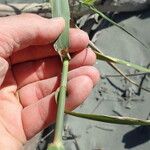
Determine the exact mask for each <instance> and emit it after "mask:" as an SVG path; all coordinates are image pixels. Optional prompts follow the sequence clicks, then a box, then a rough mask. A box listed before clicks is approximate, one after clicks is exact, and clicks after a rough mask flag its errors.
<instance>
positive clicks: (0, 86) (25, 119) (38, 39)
mask: <svg viewBox="0 0 150 150" xmlns="http://www.w3.org/2000/svg"><path fill="white" fill-rule="evenodd" d="M64 26H65V23H64V20H63V19H62V18H57V19H44V18H42V17H39V16H37V15H32V14H23V15H18V16H11V17H5V18H1V19H0V133H1V136H0V149H3V150H7V149H9V150H10V149H11V150H17V149H22V148H23V145H24V144H25V143H26V141H27V140H29V139H31V138H32V137H33V136H35V134H37V133H38V132H40V131H41V130H43V129H44V128H46V127H47V126H48V125H49V124H51V123H53V122H54V121H55V117H56V103H55V98H54V97H55V96H54V93H55V90H56V89H57V88H58V86H59V81H60V72H61V62H60V59H59V57H58V55H57V54H56V52H55V51H54V48H53V46H52V45H53V42H54V41H55V40H56V39H57V37H58V36H59V35H60V33H61V32H62V31H63V29H64ZM88 41H89V39H88V36H87V35H86V33H84V32H83V31H81V30H79V29H70V49H69V50H70V53H71V56H72V60H71V61H70V66H69V70H70V71H69V75H68V76H69V77H68V87H67V88H68V97H67V100H66V109H68V110H73V109H74V108H76V107H77V106H79V105H80V104H81V103H82V102H83V101H84V100H85V99H86V98H87V96H88V95H89V93H90V92H91V90H92V88H93V86H94V85H95V84H96V83H97V81H98V80H99V73H98V71H97V70H96V69H95V68H94V67H92V65H93V64H94V63H95V60H96V58H95V54H94V53H93V52H92V51H91V50H90V49H86V47H87V44H88Z"/></svg>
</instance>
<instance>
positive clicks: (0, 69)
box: [0, 57, 8, 86]
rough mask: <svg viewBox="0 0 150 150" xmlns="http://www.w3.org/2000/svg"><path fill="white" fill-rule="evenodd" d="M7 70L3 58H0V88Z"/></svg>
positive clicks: (6, 64) (6, 63)
mask: <svg viewBox="0 0 150 150" xmlns="http://www.w3.org/2000/svg"><path fill="white" fill-rule="evenodd" d="M7 70H8V62H7V61H6V60H5V59H4V58H1V57H0V86H1V85H2V83H3V81H4V78H5V75H6V73H7Z"/></svg>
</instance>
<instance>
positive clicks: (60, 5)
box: [50, 0, 70, 55]
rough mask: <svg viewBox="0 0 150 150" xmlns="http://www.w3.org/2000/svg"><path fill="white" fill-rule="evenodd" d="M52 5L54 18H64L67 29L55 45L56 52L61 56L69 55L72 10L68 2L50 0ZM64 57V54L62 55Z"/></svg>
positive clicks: (65, 0)
mask: <svg viewBox="0 0 150 150" xmlns="http://www.w3.org/2000/svg"><path fill="white" fill-rule="evenodd" d="M50 1H51V4H52V17H53V18H54V17H63V18H64V20H65V29H64V31H63V32H62V34H61V35H60V36H59V38H58V39H57V41H56V42H55V43H54V48H55V50H56V51H57V52H58V53H59V54H60V53H62V52H64V51H65V52H66V53H68V47H69V28H70V9H69V3H68V0H50ZM61 55H62V54H61Z"/></svg>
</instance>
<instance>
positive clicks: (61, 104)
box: [54, 57, 69, 143]
mask: <svg viewBox="0 0 150 150" xmlns="http://www.w3.org/2000/svg"><path fill="white" fill-rule="evenodd" d="M68 66H69V60H68V58H66V57H65V58H64V59H63V68H62V76H61V84H60V91H59V94H58V101H57V104H58V107H57V117H56V127H55V135H54V143H55V142H56V143H57V142H58V141H61V140H62V131H63V120H64V108H65V100H66V91H67V76H68Z"/></svg>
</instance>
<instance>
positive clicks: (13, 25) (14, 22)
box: [0, 14, 65, 58]
mask: <svg viewBox="0 0 150 150" xmlns="http://www.w3.org/2000/svg"><path fill="white" fill-rule="evenodd" d="M0 24H1V28H0V56H1V57H3V58H8V57H9V56H11V54H12V53H13V52H16V51H18V50H21V49H23V48H26V47H28V46H31V45H45V44H48V43H50V42H53V41H55V40H56V39H57V37H58V36H59V35H60V34H61V32H62V31H63V29H64V26H65V22H64V19H63V18H55V19H46V18H42V17H40V16H38V15H34V14H22V15H18V16H10V17H5V18H1V19H0Z"/></svg>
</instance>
